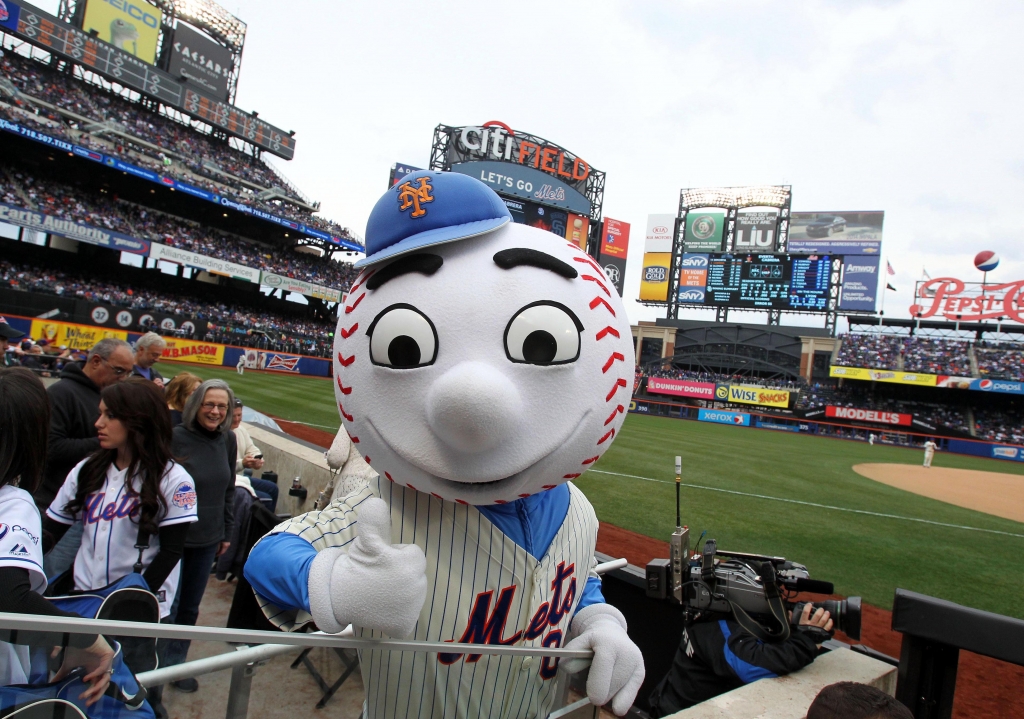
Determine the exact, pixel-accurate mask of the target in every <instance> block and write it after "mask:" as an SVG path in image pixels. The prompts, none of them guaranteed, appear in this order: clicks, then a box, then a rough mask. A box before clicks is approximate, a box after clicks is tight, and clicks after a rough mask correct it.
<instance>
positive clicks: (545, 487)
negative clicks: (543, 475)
mask: <svg viewBox="0 0 1024 719" xmlns="http://www.w3.org/2000/svg"><path fill="white" fill-rule="evenodd" d="M554 488H555V485H553V484H545V485H544V486H543V487H541V489H554Z"/></svg>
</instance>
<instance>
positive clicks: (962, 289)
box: [910, 277, 1024, 323]
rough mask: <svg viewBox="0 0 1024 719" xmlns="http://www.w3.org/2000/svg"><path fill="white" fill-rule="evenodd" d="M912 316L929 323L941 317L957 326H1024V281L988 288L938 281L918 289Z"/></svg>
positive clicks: (945, 278) (922, 284)
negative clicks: (993, 323)
mask: <svg viewBox="0 0 1024 719" xmlns="http://www.w3.org/2000/svg"><path fill="white" fill-rule="evenodd" d="M915 299H916V302H915V303H914V304H912V305H911V306H910V316H911V317H914V318H920V319H925V318H928V317H934V316H935V315H940V316H942V317H945V318H946V319H947V320H951V321H954V322H957V321H960V322H976V321H978V320H998V319H1003V320H1012V321H1014V322H1021V323H1024V280H1018V281H1016V282H1003V283H1000V284H986V285H984V286H982V285H981V284H980V283H976V282H972V283H970V284H968V283H965V282H962V281H961V280H958V279H955V278H953V277H936V278H935V279H932V280H928V281H927V282H922V283H921V284H920V285H918V288H917V297H916V298H915Z"/></svg>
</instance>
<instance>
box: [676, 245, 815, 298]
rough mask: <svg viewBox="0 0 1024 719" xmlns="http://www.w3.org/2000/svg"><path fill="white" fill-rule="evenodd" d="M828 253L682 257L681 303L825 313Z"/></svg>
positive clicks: (691, 255)
mask: <svg viewBox="0 0 1024 719" xmlns="http://www.w3.org/2000/svg"><path fill="white" fill-rule="evenodd" d="M830 260H831V257H829V256H828V255H780V254H772V255H767V254H766V255H756V254H751V255H741V254H723V253H708V254H704V253H699V254H698V253H693V254H689V253H688V254H685V255H683V259H682V262H681V263H680V269H679V302H680V303H682V304H690V305H701V306H705V307H707V306H712V307H735V308H737V309H760V310H765V309H769V310H795V311H802V312H823V311H825V309H826V307H827V303H828V296H829V277H830V272H829V269H830Z"/></svg>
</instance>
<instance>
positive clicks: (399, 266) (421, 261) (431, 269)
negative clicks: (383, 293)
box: [366, 252, 444, 290]
mask: <svg viewBox="0 0 1024 719" xmlns="http://www.w3.org/2000/svg"><path fill="white" fill-rule="evenodd" d="M443 264H444V260H443V259H442V258H441V256H440V255H431V254H428V253H426V252H419V253H417V254H415V255H406V256H405V257H403V258H402V259H400V260H395V261H394V262H392V263H391V264H390V265H387V266H386V267H384V268H383V269H380V270H377V271H376V272H375V273H374V274H373V275H371V276H370V279H369V280H368V281H367V282H366V289H368V290H375V289H377V288H378V287H380V286H381V285H383V284H384V283H385V282H387V281H388V280H393V279H395V278H396V277H400V276H401V275H407V274H409V273H410V272H419V273H420V274H421V275H427V276H428V277H429V276H430V275H432V274H434V273H435V272H437V271H438V270H439V269H441V265H443Z"/></svg>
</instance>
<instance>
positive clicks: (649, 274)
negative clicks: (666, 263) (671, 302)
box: [644, 266, 668, 282]
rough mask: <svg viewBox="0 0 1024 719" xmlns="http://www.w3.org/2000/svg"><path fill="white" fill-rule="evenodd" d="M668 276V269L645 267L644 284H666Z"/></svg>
mask: <svg viewBox="0 0 1024 719" xmlns="http://www.w3.org/2000/svg"><path fill="white" fill-rule="evenodd" d="M667 276H668V269H667V268H665V267H658V266H654V267H645V268H644V282H664V281H665V278H666V277H667Z"/></svg>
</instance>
